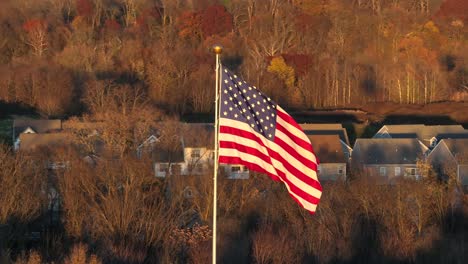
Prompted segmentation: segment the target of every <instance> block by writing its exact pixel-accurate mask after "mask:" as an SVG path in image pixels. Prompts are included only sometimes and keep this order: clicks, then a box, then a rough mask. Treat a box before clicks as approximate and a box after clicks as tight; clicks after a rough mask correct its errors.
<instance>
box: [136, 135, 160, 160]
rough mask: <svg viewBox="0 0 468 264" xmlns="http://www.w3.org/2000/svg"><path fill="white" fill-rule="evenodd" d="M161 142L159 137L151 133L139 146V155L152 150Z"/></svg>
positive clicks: (139, 156)
mask: <svg viewBox="0 0 468 264" xmlns="http://www.w3.org/2000/svg"><path fill="white" fill-rule="evenodd" d="M158 142H159V137H158V136H156V135H151V136H149V137H148V138H147V139H145V141H143V143H141V144H140V145H139V146H138V147H137V157H138V158H141V157H142V156H143V154H144V153H145V152H152V151H153V149H154V147H155V145H156V144H157V143H158Z"/></svg>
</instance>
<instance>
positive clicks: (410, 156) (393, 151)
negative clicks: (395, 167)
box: [352, 138, 424, 165]
mask: <svg viewBox="0 0 468 264" xmlns="http://www.w3.org/2000/svg"><path fill="white" fill-rule="evenodd" d="M423 153H424V149H423V147H422V146H421V143H420V142H419V140H417V139H414V138H386V139H368V138H366V139H357V140H356V143H355V144H354V148H353V155H352V163H353V164H354V165H359V164H415V163H416V161H417V160H418V158H421V157H422V156H423Z"/></svg>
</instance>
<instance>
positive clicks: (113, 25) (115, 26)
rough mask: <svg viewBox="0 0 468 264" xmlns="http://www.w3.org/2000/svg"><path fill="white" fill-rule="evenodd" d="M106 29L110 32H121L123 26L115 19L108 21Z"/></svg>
mask: <svg viewBox="0 0 468 264" xmlns="http://www.w3.org/2000/svg"><path fill="white" fill-rule="evenodd" d="M105 26H106V29H107V30H110V31H119V30H120V29H121V28H122V26H121V25H120V24H119V22H117V20H115V19H107V20H106V23H105Z"/></svg>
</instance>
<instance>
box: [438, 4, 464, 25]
mask: <svg viewBox="0 0 468 264" xmlns="http://www.w3.org/2000/svg"><path fill="white" fill-rule="evenodd" d="M435 16H436V17H437V18H442V19H453V20H455V19H461V20H462V21H463V22H464V23H465V24H466V23H468V2H467V1H466V0H447V1H445V2H443V3H442V5H441V6H440V8H439V10H438V11H437V13H436V15H435Z"/></svg>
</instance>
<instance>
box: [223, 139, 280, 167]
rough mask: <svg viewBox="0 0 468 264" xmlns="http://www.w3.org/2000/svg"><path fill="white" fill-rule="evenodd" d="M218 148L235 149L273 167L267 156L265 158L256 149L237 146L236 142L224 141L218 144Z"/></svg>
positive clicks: (264, 155)
mask: <svg viewBox="0 0 468 264" xmlns="http://www.w3.org/2000/svg"><path fill="white" fill-rule="evenodd" d="M219 147H220V148H228V149H236V150H238V151H240V152H244V153H248V154H251V155H253V156H256V157H258V158H260V159H262V160H263V161H265V162H266V163H268V164H270V165H271V166H273V165H272V164H271V158H270V157H269V156H267V155H266V154H264V153H263V152H261V151H260V150H258V149H256V148H252V147H248V146H245V145H242V144H238V143H236V142H232V141H224V140H223V141H220V142H219Z"/></svg>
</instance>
